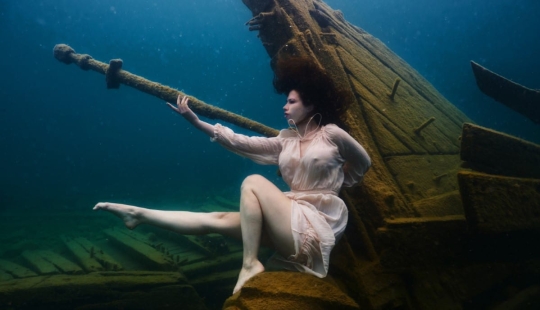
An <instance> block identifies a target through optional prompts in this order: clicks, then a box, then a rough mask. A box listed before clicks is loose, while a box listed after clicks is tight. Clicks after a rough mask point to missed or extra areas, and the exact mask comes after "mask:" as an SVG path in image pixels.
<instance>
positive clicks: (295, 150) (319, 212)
mask: <svg viewBox="0 0 540 310" xmlns="http://www.w3.org/2000/svg"><path fill="white" fill-rule="evenodd" d="M306 140H311V143H310V144H309V146H308V147H307V149H306V150H305V154H303V156H301V152H300V142H301V141H306ZM212 141H216V142H218V143H219V144H221V145H222V146H223V147H225V148H226V149H228V150H230V151H232V152H234V153H236V154H238V155H241V156H244V157H247V158H250V159H251V160H253V161H255V162H256V163H259V164H265V165H279V170H280V172H281V175H282V177H283V180H284V181H285V182H286V183H287V184H288V185H289V187H290V189H291V190H290V191H289V192H285V193H284V194H285V195H286V196H287V197H289V198H290V199H291V200H292V204H291V228H292V233H293V238H294V245H295V248H296V254H295V255H291V256H290V257H287V258H285V257H281V256H280V255H278V254H276V255H274V256H273V257H272V259H271V260H272V263H273V265H276V264H278V265H279V266H281V267H283V268H285V269H289V270H297V271H301V272H306V273H309V274H313V275H315V276H318V277H321V278H322V277H325V276H326V274H327V272H328V265H329V259H330V252H331V250H332V248H333V247H334V244H335V243H336V241H337V240H339V238H340V237H341V236H342V234H343V232H344V230H345V226H346V225H347V217H348V210H347V208H346V206H345V203H344V202H343V200H341V198H339V197H338V193H339V190H340V189H341V187H342V186H346V187H350V186H353V185H354V184H356V183H358V182H360V181H361V180H362V178H363V177H364V174H365V173H366V172H367V170H368V169H369V167H370V165H371V160H370V158H369V156H368V154H367V153H366V151H365V150H364V148H363V147H362V146H361V145H360V144H359V143H358V142H357V141H356V140H354V139H353V138H352V137H351V136H350V135H349V134H348V133H347V132H345V131H344V130H342V129H341V128H339V127H338V126H336V125H334V124H328V125H325V126H323V127H321V129H320V130H318V131H314V132H312V133H309V134H307V135H306V136H304V137H300V136H299V134H298V133H297V132H296V131H294V130H292V129H284V130H281V132H280V133H279V135H278V136H277V137H272V138H265V137H248V136H245V135H242V134H236V133H234V132H233V131H232V130H231V129H230V128H228V127H225V126H222V125H221V124H216V125H214V137H213V138H212Z"/></svg>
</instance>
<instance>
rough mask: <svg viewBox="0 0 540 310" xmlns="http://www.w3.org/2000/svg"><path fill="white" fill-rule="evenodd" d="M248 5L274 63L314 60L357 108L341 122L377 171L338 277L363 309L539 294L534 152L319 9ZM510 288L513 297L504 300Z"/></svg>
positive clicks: (353, 210) (352, 197)
mask: <svg viewBox="0 0 540 310" xmlns="http://www.w3.org/2000/svg"><path fill="white" fill-rule="evenodd" d="M243 2H244V3H245V4H246V5H247V6H248V7H249V9H250V10H251V11H252V13H253V16H254V17H253V19H252V20H251V21H249V22H248V25H249V26H250V30H253V31H258V32H259V38H260V40H261V42H262V44H263V45H264V47H265V48H266V50H267V52H268V54H269V56H270V57H271V59H272V61H273V62H275V61H276V60H277V59H279V58H280V57H283V56H287V55H291V54H295V55H301V56H306V57H310V58H311V59H313V61H314V62H316V63H318V64H319V65H320V66H321V67H322V68H324V69H325V70H326V71H327V72H329V73H330V74H331V75H332V77H333V79H334V80H335V82H336V83H338V84H339V86H340V87H341V88H343V89H348V90H349V92H350V93H349V97H350V100H351V101H352V102H353V103H354V104H353V105H352V107H351V108H350V109H349V110H348V113H347V115H346V117H345V119H344V121H345V123H346V124H347V125H348V127H349V128H350V133H351V135H352V136H353V137H355V138H356V139H357V140H358V141H360V143H362V145H364V146H365V147H366V149H367V151H368V153H369V154H370V156H371V158H372V162H373V165H372V168H371V170H370V171H369V172H368V173H367V175H366V177H365V179H364V182H363V184H361V185H360V186H357V187H355V188H352V189H346V190H343V191H342V193H341V196H342V197H343V198H344V200H345V201H346V203H347V205H348V207H349V211H350V213H349V224H348V227H347V230H346V234H345V238H344V240H342V241H341V242H340V243H339V244H338V245H337V247H336V249H335V251H334V253H333V256H332V259H331V267H330V275H331V276H332V277H333V279H335V281H336V282H337V283H338V285H339V286H340V287H341V288H342V289H343V291H345V292H346V293H347V294H348V295H349V296H351V297H353V299H354V300H355V301H356V302H357V303H358V305H359V306H360V307H361V308H366V309H393V308H399V309H462V308H466V307H472V308H475V309H479V308H488V307H491V306H495V305H497V303H499V304H500V305H503V304H504V305H505V306H508V307H510V306H511V305H516V304H519V303H520V302H523V301H524V300H527V297H524V296H536V297H529V300H528V301H529V302H530V301H531V300H533V299H534V298H537V297H538V296H540V294H539V292H540V290H538V288H537V287H536V286H534V285H532V284H531V283H540V281H539V280H540V278H539V277H538V276H539V273H538V271H539V270H538V266H539V265H538V263H539V262H540V259H538V257H539V256H538V255H536V256H535V254H539V253H538V251H537V250H531V246H530V245H529V242H532V240H534V238H536V234H538V232H539V231H540V230H539V228H540V222H539V212H540V191H539V190H538V189H539V188H540V187H538V184H539V182H540V172H539V171H538V167H540V151H539V150H540V148H539V147H538V146H537V145H534V144H531V143H528V142H526V141H522V140H519V139H516V138H512V137H508V136H506V135H504V134H500V133H497V132H494V131H491V130H488V129H484V128H481V127H478V126H475V125H473V124H470V123H471V120H470V119H469V118H467V116H466V115H464V114H463V113H462V112H460V111H459V110H458V109H457V108H456V107H455V106H453V105H452V104H451V103H450V102H449V101H448V100H446V99H445V98H444V97H443V96H442V95H441V94H440V93H439V92H438V91H437V90H436V89H435V88H434V87H433V86H432V85H431V84H430V83H429V82H428V81H426V80H425V79H424V78H423V77H422V76H421V75H420V74H419V73H418V72H416V70H414V69H413V68H412V67H411V66H409V65H408V64H407V63H406V62H405V61H403V60H402V59H401V58H399V57H398V56H397V55H395V54H394V53H393V52H392V51H391V50H389V49H388V48H387V47H386V46H385V45H384V44H383V43H382V42H381V41H379V40H378V39H376V38H374V37H373V36H371V35H370V34H368V33H366V32H365V31H363V30H362V29H360V28H358V27H356V26H354V25H352V24H350V23H348V22H347V21H346V20H345V19H344V16H343V14H342V12H340V11H336V10H333V9H331V8H330V7H329V6H327V5H326V4H325V3H324V2H322V1H317V0H296V1H289V0H264V1H260V0H243ZM510 153H512V154H510ZM507 155H512V156H510V157H509V156H507ZM486 167H488V168H489V169H488V168H486ZM486 189H487V190H486ZM495 193H497V194H496V195H495ZM491 238H495V239H496V240H499V241H500V243H499V244H500V245H501V246H506V249H507V251H509V252H511V253H513V254H509V255H504V254H500V252H497V251H496V249H497V243H494V242H492V241H490V240H491ZM505 238H506V239H505ZM509 256H511V257H512V259H511V260H508V259H507V258H508V257H509ZM505 258H506V260H505ZM524 262H527V263H524ZM525 275H526V276H525ZM517 279H522V280H521V282H520V280H517ZM525 279H526V280H525ZM501 286H502V287H504V288H501ZM510 287H517V288H516V291H515V295H506V296H505V297H506V298H505V297H501V290H504V289H508V288H510ZM527 294H529V295H527ZM246 299H249V298H248V297H246ZM231 309H232V308H231ZM253 309H255V308H253Z"/></svg>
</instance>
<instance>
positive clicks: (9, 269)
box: [0, 259, 37, 278]
mask: <svg viewBox="0 0 540 310" xmlns="http://www.w3.org/2000/svg"><path fill="white" fill-rule="evenodd" d="M0 270H3V271H4V272H6V273H8V274H10V275H11V276H13V277H15V278H28V277H35V276H37V274H36V273H35V272H33V271H32V270H30V269H28V268H26V267H23V266H21V265H19V264H15V263H13V262H11V261H8V260H5V259H0Z"/></svg>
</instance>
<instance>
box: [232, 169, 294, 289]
mask: <svg viewBox="0 0 540 310" xmlns="http://www.w3.org/2000/svg"><path fill="white" fill-rule="evenodd" d="M240 223H241V225H240V226H241V229H242V241H243V245H244V261H243V263H242V269H241V271H240V275H239V276H238V281H237V283H236V286H235V287H234V291H233V294H234V293H236V292H238V291H239V290H240V289H241V288H242V286H243V285H244V283H246V281H247V280H249V279H250V278H252V277H253V276H254V275H256V274H258V273H261V272H263V271H264V266H263V265H262V263H261V262H260V261H259V259H258V258H257V255H258V252H259V247H260V241H261V234H262V232H263V229H264V232H265V233H266V235H267V236H268V237H269V238H270V240H271V242H272V244H273V246H274V248H275V249H276V250H277V251H278V253H279V254H281V255H283V256H284V257H288V256H290V255H293V254H295V249H294V240H293V237H292V231H291V200H290V199H289V198H288V197H287V196H285V195H284V194H283V193H282V192H281V191H280V190H279V189H278V188H277V187H276V186H275V185H274V184H272V182H270V181H268V180H267V179H265V178H264V177H262V176H260V175H251V176H249V177H247V178H246V179H245V180H244V182H243V183H242V189H241V197H240Z"/></svg>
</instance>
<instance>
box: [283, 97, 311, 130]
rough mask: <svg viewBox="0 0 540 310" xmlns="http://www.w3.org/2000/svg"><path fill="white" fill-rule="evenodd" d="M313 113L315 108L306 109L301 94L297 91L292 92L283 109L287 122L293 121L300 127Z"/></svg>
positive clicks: (308, 107)
mask: <svg viewBox="0 0 540 310" xmlns="http://www.w3.org/2000/svg"><path fill="white" fill-rule="evenodd" d="M312 111H313V106H307V107H306V106H305V105H304V103H303V102H302V99H301V98H300V94H298V92H297V91H296V90H291V92H290V93H289V96H288V97H287V103H286V104H285V106H284V107H283V112H285V118H286V119H287V121H288V122H289V120H293V121H294V123H295V124H296V125H298V124H300V123H301V122H302V121H304V120H305V119H307V116H309V115H311V112H312Z"/></svg>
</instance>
